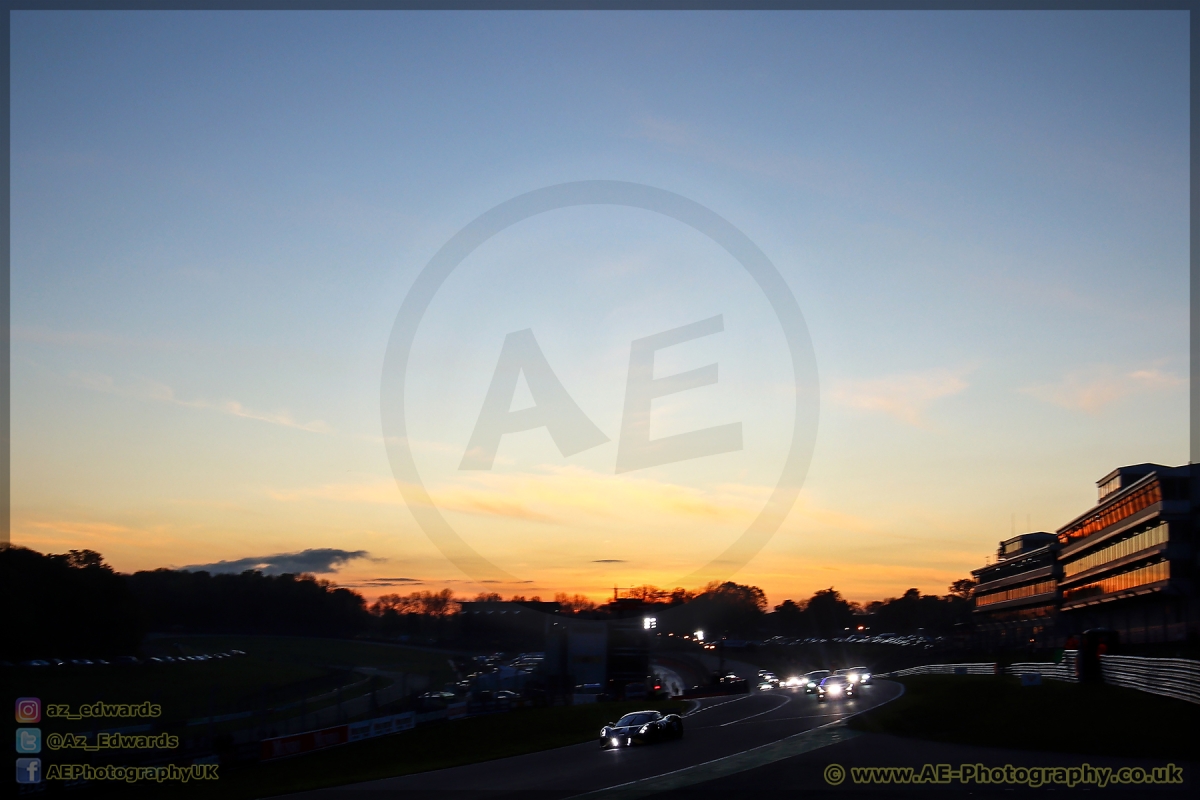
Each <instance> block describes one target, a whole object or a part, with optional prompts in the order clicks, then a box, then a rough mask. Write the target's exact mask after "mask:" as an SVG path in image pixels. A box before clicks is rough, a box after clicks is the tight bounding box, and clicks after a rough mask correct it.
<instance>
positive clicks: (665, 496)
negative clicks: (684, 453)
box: [268, 466, 771, 523]
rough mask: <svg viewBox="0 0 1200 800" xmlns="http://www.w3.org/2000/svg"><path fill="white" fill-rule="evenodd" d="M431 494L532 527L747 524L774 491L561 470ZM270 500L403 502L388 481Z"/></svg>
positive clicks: (441, 488)
mask: <svg viewBox="0 0 1200 800" xmlns="http://www.w3.org/2000/svg"><path fill="white" fill-rule="evenodd" d="M428 491H429V495H430V497H431V498H432V500H433V503H434V505H436V506H437V507H438V508H439V509H441V510H443V511H457V512H461V513H464V514H471V515H476V516H484V517H491V518H503V519H513V520H523V521H528V522H547V523H549V522H572V521H577V520H579V519H580V518H581V517H592V518H594V519H603V520H606V521H609V522H613V521H615V520H617V519H619V518H621V517H628V518H635V519H640V520H649V519H652V518H653V519H658V520H659V521H662V520H667V519H671V520H675V521H679V520H680V519H684V520H690V521H698V520H706V521H715V522H722V523H746V522H749V520H751V519H753V518H754V515H755V514H757V513H758V511H759V509H761V508H762V505H763V503H764V502H765V501H766V498H767V497H768V496H769V495H770V492H771V487H768V486H754V485H747V484H732V483H729V484H720V485H717V486H712V487H709V488H707V489H702V488H694V487H686V486H677V485H675V484H671V483H666V482H663V481H658V480H654V479H651V478H641V477H636V476H631V475H621V476H616V475H608V474H601V473H598V472H593V471H591V470H587V469H583V468H581V467H575V466H563V467H547V468H546V469H545V470H544V471H541V472H521V473H499V472H497V473H480V472H474V473H469V474H464V475H463V476H462V477H460V478H457V479H456V480H455V482H453V483H443V484H441V485H430V486H429V487H428ZM268 494H269V495H270V496H271V497H272V498H274V499H276V500H280V501H284V502H300V501H307V500H328V501H334V502H344V503H372V504H388V505H402V504H404V498H403V496H402V495H401V493H400V491H399V489H398V488H397V486H396V483H395V482H394V481H393V480H390V479H387V478H372V479H367V480H361V481H357V482H346V483H330V484H324V485H321V486H313V487H305V488H299V489H288V490H272V491H269V492H268Z"/></svg>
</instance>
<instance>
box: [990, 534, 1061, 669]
mask: <svg viewBox="0 0 1200 800" xmlns="http://www.w3.org/2000/svg"><path fill="white" fill-rule="evenodd" d="M1057 556H1058V537H1057V536H1056V535H1055V534H1053V533H1048V532H1046V531H1037V532H1034V533H1023V534H1021V535H1020V536H1014V537H1013V538H1011V539H1007V540H1005V541H1003V542H1001V543H1000V546H999V548H997V550H996V561H995V563H992V564H987V565H986V566H983V567H980V568H979V569H976V570H972V571H971V574H972V575H973V576H974V578H975V581H976V586H975V589H974V591H973V596H974V599H975V609H974V615H975V634H976V637H977V640H978V644H981V645H983V646H985V647H1006V648H1008V647H1027V648H1035V649H1037V648H1043V647H1053V646H1055V645H1057V644H1058V639H1059V638H1061V637H1059V636H1058V630H1057V623H1058V600H1059V597H1058V579H1059V577H1060V576H1061V568H1060V566H1059V563H1058V558H1057Z"/></svg>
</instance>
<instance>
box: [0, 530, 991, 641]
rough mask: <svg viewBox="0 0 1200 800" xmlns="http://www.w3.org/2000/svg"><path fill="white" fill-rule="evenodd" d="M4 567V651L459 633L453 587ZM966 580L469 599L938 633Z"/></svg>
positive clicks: (600, 612) (21, 558)
mask: <svg viewBox="0 0 1200 800" xmlns="http://www.w3.org/2000/svg"><path fill="white" fill-rule="evenodd" d="M0 569H2V570H3V574H5V575H6V576H7V577H8V580H7V582H6V593H7V598H6V599H7V600H8V608H9V610H10V613H9V614H8V618H9V631H10V633H9V635H8V636H6V637H4V638H3V645H0V648H2V649H0V652H3V654H4V655H3V657H4V658H5V659H14V660H15V659H26V658H46V657H51V656H55V657H59V658H72V657H105V656H109V655H116V654H128V653H133V652H135V651H136V649H137V646H138V645H139V643H140V642H141V640H142V638H143V635H144V634H145V632H147V631H162V632H176V633H243V634H281V635H302V636H343V637H349V636H363V635H365V636H371V637H383V638H390V639H410V640H412V639H416V640H424V641H431V642H432V641H442V642H449V641H453V640H456V639H458V638H459V637H460V636H462V635H463V634H464V633H466V631H465V630H464V629H463V628H462V627H461V626H460V625H459V624H458V623H459V621H460V620H459V618H460V610H461V603H462V602H465V599H461V600H460V599H459V598H456V597H455V596H454V594H453V592H452V591H451V590H450V589H442V590H441V591H416V592H412V593H410V594H407V595H400V594H390V595H383V596H382V597H380V598H379V599H378V600H376V601H375V602H374V603H373V604H371V605H370V606H368V605H367V603H366V601H365V600H364V599H363V597H362V595H360V594H358V593H357V592H355V591H352V590H350V589H346V588H340V587H338V586H336V585H335V584H333V583H331V582H330V581H327V580H319V579H317V578H315V577H313V576H311V575H291V574H284V575H264V574H263V573H261V572H258V571H247V572H242V573H237V574H224V573H221V574H210V573H208V572H203V571H199V572H187V571H180V570H169V569H157V570H153V571H145V572H137V573H134V574H132V575H122V574H119V573H116V572H114V571H113V570H112V569H111V568H110V567H109V566H108V565H106V564H105V563H104V561H103V558H102V557H101V555H100V554H99V553H96V552H94V551H91V550H72V551H71V552H70V553H66V554H61V555H43V554H41V553H38V552H36V551H34V550H29V549H27V548H22V547H6V548H2V549H0ZM972 585H973V584H972V583H971V581H969V580H962V581H957V582H956V583H954V584H953V585H952V586H951V587H949V592H948V593H947V594H946V595H942V596H936V595H922V594H920V592H918V591H917V590H916V589H909V590H908V591H907V592H905V593H904V594H903V595H901V596H900V597H898V598H889V599H887V600H882V601H877V602H873V603H869V604H867V605H865V606H862V605H859V604H857V603H853V602H850V601H847V600H846V599H844V598H843V597H842V596H841V594H839V593H838V591H837V590H836V589H834V588H832V587H830V588H828V589H822V590H820V591H817V592H815V593H814V594H813V595H812V596H811V597H810V598H808V599H807V600H799V601H795V600H785V601H783V602H782V603H780V604H779V605H777V606H775V608H774V610H768V605H767V599H766V595H765V594H764V593H763V591H762V589H760V588H758V587H757V586H748V585H744V584H739V583H734V582H732V581H726V582H724V583H715V582H714V583H710V584H709V585H707V586H705V587H703V588H702V589H698V590H694V591H693V590H686V589H682V588H675V589H670V590H667V589H660V588H658V587H655V586H649V585H647V586H640V587H637V588H636V589H632V590H630V591H628V592H626V594H625V596H624V597H622V598H620V599H619V600H614V601H612V602H609V603H605V604H597V603H596V602H594V601H592V600H590V599H588V598H587V597H585V596H583V595H579V594H575V595H568V594H566V593H559V594H557V595H556V596H555V598H554V600H553V602H542V600H541V598H538V597H531V598H528V599H526V598H525V597H523V596H518V595H514V596H512V597H510V598H509V599H508V600H504V599H503V598H502V597H501V596H500V595H499V594H496V593H485V594H480V595H478V596H476V597H474V598H472V600H473V602H508V603H524V604H527V605H529V606H536V607H537V608H538V609H539V610H543V611H546V610H551V611H554V612H555V613H559V614H569V615H578V616H585V617H596V618H605V617H609V616H623V615H627V614H629V613H635V614H643V613H654V614H656V615H657V616H658V617H659V619H660V625H659V626H658V630H659V631H660V632H671V633H677V634H685V633H686V634H690V633H692V632H694V631H696V630H703V631H705V634H706V638H710V639H711V638H719V637H728V638H743V639H758V638H765V637H767V636H770V635H785V636H793V637H807V636H818V637H832V636H838V635H840V634H842V633H843V632H845V631H846V630H857V628H858V626H863V628H864V629H870V630H871V631H873V632H876V633H878V632H884V631H888V632H895V633H912V632H916V631H919V630H923V631H925V632H927V633H935V634H936V633H948V632H950V631H952V630H954V629H955V628H956V626H958V627H959V628H961V627H962V625H963V623H968V624H969V621H970V614H971V601H970V590H971V586H972ZM647 610H649V611H647ZM459 643H460V644H462V645H464V646H466V645H469V644H470V643H469V642H465V641H463V642H459Z"/></svg>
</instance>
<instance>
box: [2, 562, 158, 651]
mask: <svg viewBox="0 0 1200 800" xmlns="http://www.w3.org/2000/svg"><path fill="white" fill-rule="evenodd" d="M0 575H3V576H4V578H5V580H4V594H5V598H4V600H5V614H4V617H5V619H6V620H7V625H6V628H7V631H6V635H5V636H3V637H0V652H3V653H4V658H5V659H9V660H14V661H16V660H20V659H27V658H39V657H42V658H45V657H56V658H76V657H83V656H95V657H100V658H103V657H105V656H110V655H121V654H123V653H132V652H133V651H134V650H135V649H136V648H137V645H138V643H139V642H141V640H142V635H143V634H144V632H145V623H144V621H143V619H142V615H141V613H140V610H139V604H138V601H137V598H136V597H134V595H133V593H132V592H131V591H130V590H129V584H128V582H127V581H126V580H125V578H124V577H123V576H121V575H118V574H117V573H115V572H113V571H112V569H111V568H110V567H109V566H108V565H107V564H105V563H104V560H103V559H102V558H101V557H100V554H99V553H96V552H93V551H91V550H72V551H71V552H69V553H63V554H61V555H42V554H41V553H38V552H37V551H35V550H29V549H26V548H24V547H4V548H2V549H0Z"/></svg>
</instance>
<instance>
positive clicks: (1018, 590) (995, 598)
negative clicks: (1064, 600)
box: [975, 580, 1054, 608]
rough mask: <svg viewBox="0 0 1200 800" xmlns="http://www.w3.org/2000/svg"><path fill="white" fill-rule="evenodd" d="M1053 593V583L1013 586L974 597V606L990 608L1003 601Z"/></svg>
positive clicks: (1042, 582)
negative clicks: (993, 604)
mask: <svg viewBox="0 0 1200 800" xmlns="http://www.w3.org/2000/svg"><path fill="white" fill-rule="evenodd" d="M1053 591H1054V581H1052V580H1051V581H1038V582H1037V583H1027V584H1025V585H1024V586H1014V587H1013V588H1011V589H1001V590H999V591H997V592H988V593H987V594H981V595H977V596H976V597H975V606H976V607H977V608H978V607H980V606H990V605H991V604H992V603H1003V602H1004V601H1005V600H1020V599H1021V598H1023V597H1033V596H1034V595H1039V594H1046V593H1047V592H1053Z"/></svg>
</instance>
